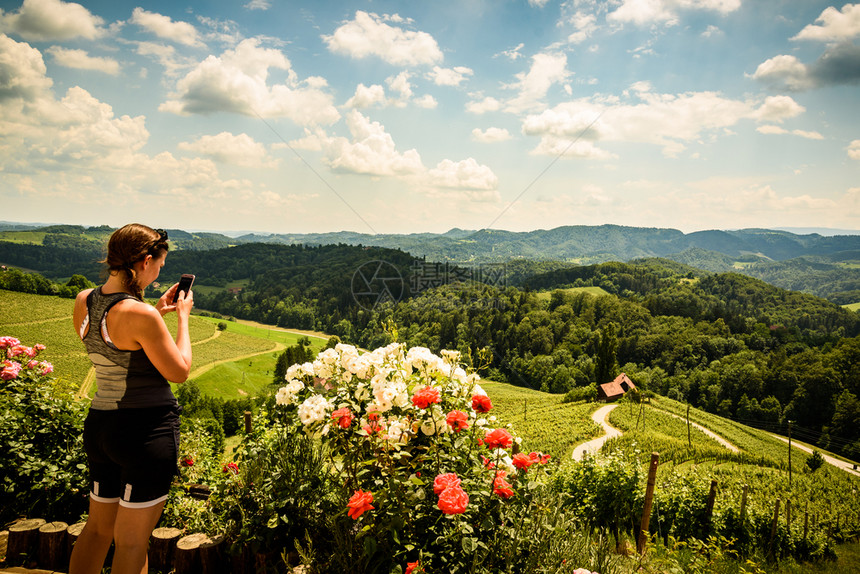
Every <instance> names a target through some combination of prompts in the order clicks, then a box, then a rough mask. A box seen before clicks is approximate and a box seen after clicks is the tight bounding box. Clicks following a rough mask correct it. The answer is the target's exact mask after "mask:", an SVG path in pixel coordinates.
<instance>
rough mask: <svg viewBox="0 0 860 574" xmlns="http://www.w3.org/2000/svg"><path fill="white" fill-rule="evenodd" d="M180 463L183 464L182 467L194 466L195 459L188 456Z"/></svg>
mask: <svg viewBox="0 0 860 574" xmlns="http://www.w3.org/2000/svg"><path fill="white" fill-rule="evenodd" d="M179 462H180V463H182V466H194V459H193V458H191V456H189V455H187V454H186V455H185V456H183V457H182V460H180V461H179Z"/></svg>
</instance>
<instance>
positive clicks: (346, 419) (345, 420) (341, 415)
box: [331, 407, 355, 429]
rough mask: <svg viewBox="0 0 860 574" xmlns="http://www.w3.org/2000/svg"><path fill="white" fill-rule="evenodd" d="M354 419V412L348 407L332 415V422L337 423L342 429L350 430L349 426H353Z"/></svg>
mask: <svg viewBox="0 0 860 574" xmlns="http://www.w3.org/2000/svg"><path fill="white" fill-rule="evenodd" d="M354 418H355V417H354V416H353V414H352V411H350V410H349V409H348V408H346V407H343V408H342V409H337V410H336V411H334V412H333V413H332V414H331V420H333V421H336V422H337V425H338V426H339V427H340V428H342V429H345V428H349V425H350V424H352V419H354Z"/></svg>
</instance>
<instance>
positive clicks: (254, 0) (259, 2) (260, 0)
mask: <svg viewBox="0 0 860 574" xmlns="http://www.w3.org/2000/svg"><path fill="white" fill-rule="evenodd" d="M271 7H272V3H271V2H269V0H251V1H250V2H248V3H247V4H245V8H247V9H248V10H268V9H269V8H271Z"/></svg>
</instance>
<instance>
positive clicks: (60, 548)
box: [38, 522, 69, 570]
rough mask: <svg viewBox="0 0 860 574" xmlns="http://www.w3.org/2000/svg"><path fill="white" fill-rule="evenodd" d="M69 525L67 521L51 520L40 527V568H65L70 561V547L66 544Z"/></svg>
mask: <svg viewBox="0 0 860 574" xmlns="http://www.w3.org/2000/svg"><path fill="white" fill-rule="evenodd" d="M68 528H69V525H68V524H66V523H65V522H49V523H47V524H43V525H42V526H40V527H39V553H38V562H39V567H40V568H45V569H47V570H64V569H65V568H66V565H67V564H68V563H69V555H68V547H67V546H66V530H68Z"/></svg>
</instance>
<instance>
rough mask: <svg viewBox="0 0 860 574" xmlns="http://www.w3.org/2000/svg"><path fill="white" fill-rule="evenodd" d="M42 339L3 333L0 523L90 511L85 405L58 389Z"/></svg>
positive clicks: (0, 356)
mask: <svg viewBox="0 0 860 574" xmlns="http://www.w3.org/2000/svg"><path fill="white" fill-rule="evenodd" d="M44 350H45V346H44V345H42V344H36V345H33V346H32V347H28V346H27V345H24V344H23V343H21V341H19V340H18V339H16V338H15V337H9V336H3V337H0V445H3V446H2V448H0V523H6V522H8V521H9V520H11V519H13V518H17V517H19V516H43V515H44V516H50V517H53V518H55V519H56V520H77V518H78V517H79V516H80V514H81V513H82V512H84V511H85V510H86V504H87V488H86V487H87V479H86V458H85V456H84V449H83V441H82V437H81V429H82V428H83V420H84V416H85V414H86V406H85V404H84V403H82V402H80V401H75V400H74V399H73V397H71V396H67V395H65V394H63V393H61V392H59V391H57V390H56V385H55V384H54V381H53V379H52V378H51V376H50V375H51V374H52V373H53V366H52V365H51V364H50V363H48V362H47V361H41V360H39V359H38V356H39V354H40V353H41V352H42V351H44Z"/></svg>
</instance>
